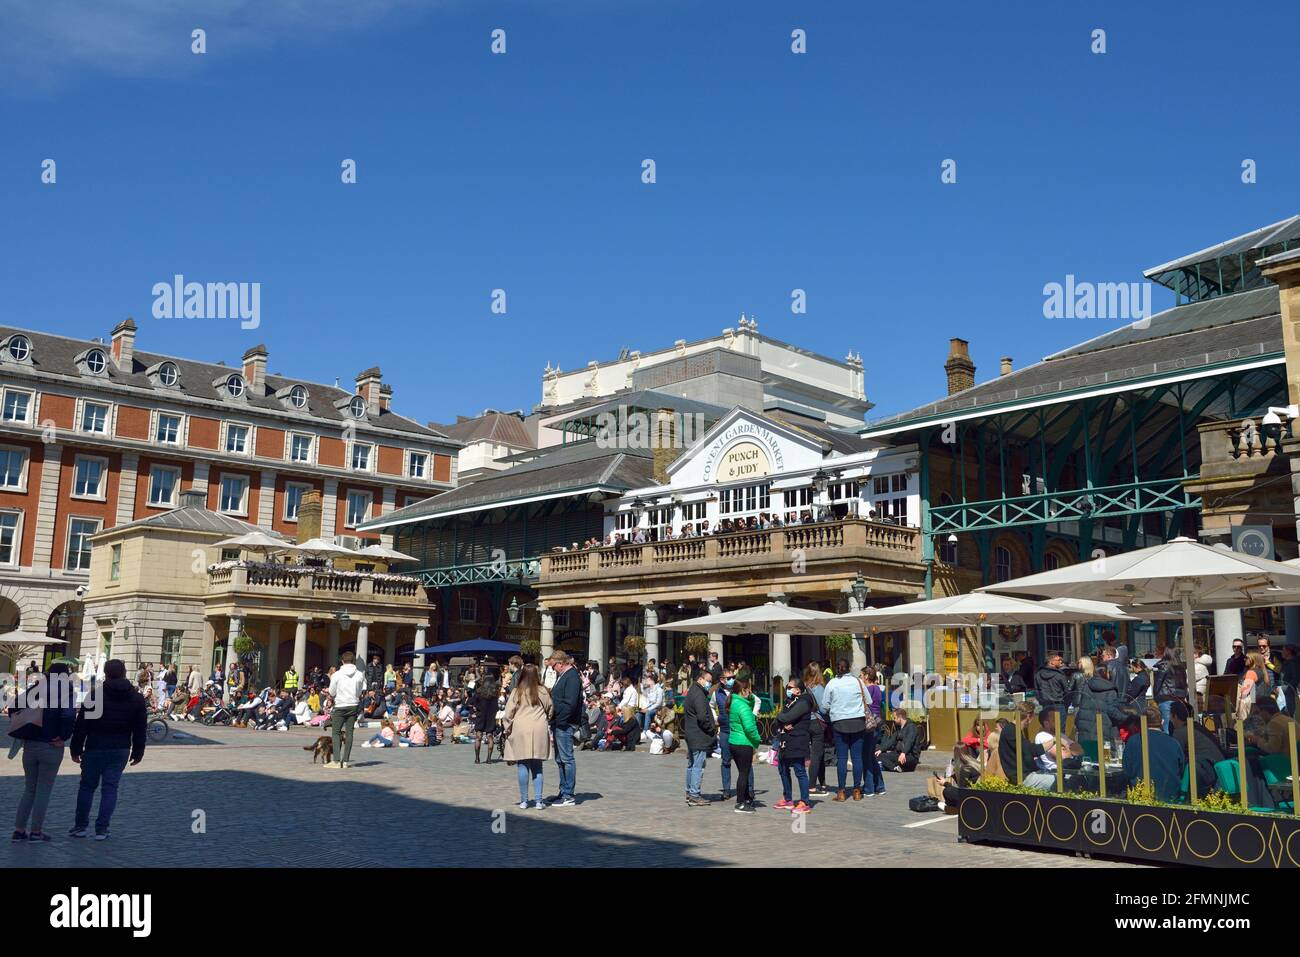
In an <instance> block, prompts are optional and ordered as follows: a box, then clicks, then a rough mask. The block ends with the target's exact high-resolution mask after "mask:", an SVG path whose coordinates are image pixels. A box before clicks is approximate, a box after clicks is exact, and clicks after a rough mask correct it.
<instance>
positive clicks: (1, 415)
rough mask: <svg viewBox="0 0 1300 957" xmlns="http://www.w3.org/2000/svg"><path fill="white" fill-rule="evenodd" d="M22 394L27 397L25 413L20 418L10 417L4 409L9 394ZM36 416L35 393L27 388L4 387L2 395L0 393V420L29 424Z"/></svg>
mask: <svg viewBox="0 0 1300 957" xmlns="http://www.w3.org/2000/svg"><path fill="white" fill-rule="evenodd" d="M11 395H24V396H26V397H27V415H25V416H24V417H23V418H21V419H11V418H9V417H8V416H7V415H6V414H5V411H6V410H7V409H8V408H9V396H11ZM35 417H36V393H35V392H32V391H31V390H29V389H11V388H7V387H6V388H5V389H4V392H3V395H0V420H3V421H5V422H8V423H10V424H11V425H31V424H32V422H33V421H34V420H35Z"/></svg>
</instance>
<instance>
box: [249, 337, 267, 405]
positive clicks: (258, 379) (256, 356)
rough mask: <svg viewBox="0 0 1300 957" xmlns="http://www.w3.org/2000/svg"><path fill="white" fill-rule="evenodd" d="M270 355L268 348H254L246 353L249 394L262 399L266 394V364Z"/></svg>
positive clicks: (261, 346) (260, 346)
mask: <svg viewBox="0 0 1300 957" xmlns="http://www.w3.org/2000/svg"><path fill="white" fill-rule="evenodd" d="M267 359H268V353H267V351H266V346H263V345H258V346H253V348H251V349H249V350H248V351H247V352H245V353H244V381H245V382H246V383H248V394H249V395H251V396H255V397H258V398H260V397H261V396H263V395H264V394H265V393H266V363H267Z"/></svg>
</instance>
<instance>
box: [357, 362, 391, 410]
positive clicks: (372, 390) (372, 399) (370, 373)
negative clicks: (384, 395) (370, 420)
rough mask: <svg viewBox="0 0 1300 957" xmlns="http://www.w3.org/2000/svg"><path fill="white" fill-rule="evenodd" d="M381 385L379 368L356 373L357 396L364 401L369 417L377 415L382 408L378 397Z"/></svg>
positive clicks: (382, 381) (382, 378) (382, 380)
mask: <svg viewBox="0 0 1300 957" xmlns="http://www.w3.org/2000/svg"><path fill="white" fill-rule="evenodd" d="M383 384H384V374H383V373H382V372H380V371H379V366H371V367H370V368H369V369H367V370H365V371H364V372H358V373H357V395H359V396H361V398H363V399H365V400H366V410H367V411H368V412H369V413H370V414H371V415H378V414H379V411H380V409H381V408H382V406H381V404H380V401H379V396H380V390H381V389H382V388H383Z"/></svg>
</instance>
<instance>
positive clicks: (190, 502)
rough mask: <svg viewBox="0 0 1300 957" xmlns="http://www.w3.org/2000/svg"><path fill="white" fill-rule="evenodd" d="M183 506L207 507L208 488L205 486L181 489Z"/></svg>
mask: <svg viewBox="0 0 1300 957" xmlns="http://www.w3.org/2000/svg"><path fill="white" fill-rule="evenodd" d="M179 498H180V501H181V508H207V507H208V490H207V489H204V488H187V489H181V494H180V496H179Z"/></svg>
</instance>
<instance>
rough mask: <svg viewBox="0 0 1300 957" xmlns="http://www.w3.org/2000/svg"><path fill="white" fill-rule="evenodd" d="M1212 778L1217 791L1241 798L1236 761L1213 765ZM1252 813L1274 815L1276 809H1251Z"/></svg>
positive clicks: (1217, 762)
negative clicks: (1216, 782)
mask: <svg viewBox="0 0 1300 957" xmlns="http://www.w3.org/2000/svg"><path fill="white" fill-rule="evenodd" d="M1214 776H1215V778H1216V779H1217V780H1218V782H1219V789H1220V790H1222V791H1223V793H1224V794H1226V795H1228V796H1229V797H1237V798H1239V797H1241V780H1240V778H1238V776H1237V762H1236V761H1216V762H1215V763H1214ZM1251 810H1252V811H1255V812H1257V813H1259V814H1274V813H1276V811H1277V808H1271V807H1252V808H1251Z"/></svg>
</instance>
